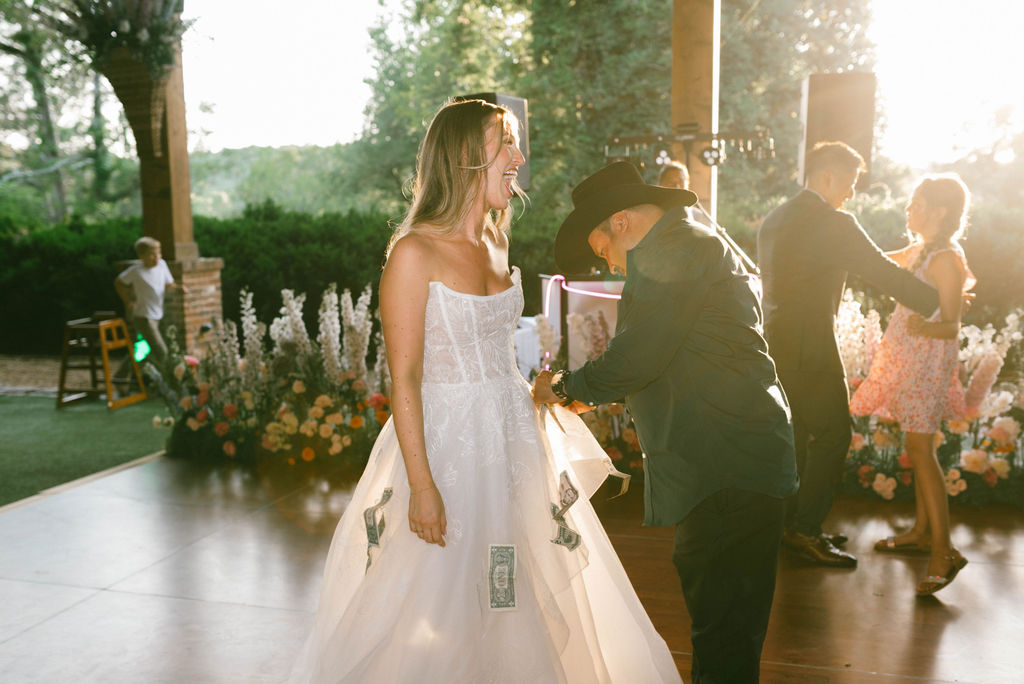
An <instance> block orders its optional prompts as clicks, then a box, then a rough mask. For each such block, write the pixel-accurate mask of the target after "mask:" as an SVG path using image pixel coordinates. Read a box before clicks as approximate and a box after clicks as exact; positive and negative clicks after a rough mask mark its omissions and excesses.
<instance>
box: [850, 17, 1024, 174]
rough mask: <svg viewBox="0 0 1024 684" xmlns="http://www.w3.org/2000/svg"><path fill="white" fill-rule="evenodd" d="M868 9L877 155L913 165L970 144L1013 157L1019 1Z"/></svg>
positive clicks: (1021, 119) (1022, 91)
mask: <svg viewBox="0 0 1024 684" xmlns="http://www.w3.org/2000/svg"><path fill="white" fill-rule="evenodd" d="M872 13H873V16H874V20H873V23H872V26H871V29H870V31H869V36H870V37H871V38H872V40H874V42H875V44H876V45H877V57H878V64H877V68H876V71H877V75H878V83H879V85H878V91H879V92H878V95H879V99H880V104H881V106H882V109H883V110H884V112H885V119H884V125H885V127H886V129H885V130H884V131H883V132H882V134H881V139H880V141H879V143H880V145H879V146H880V149H881V151H882V153H883V154H885V155H886V156H888V157H891V158H893V159H895V160H896V161H898V162H903V163H907V164H911V165H913V166H917V167H924V166H927V165H929V164H931V163H941V162H948V161H952V160H954V159H957V158H959V157H962V156H964V155H965V154H967V153H968V152H969V151H971V150H976V149H984V150H993V151H994V152H995V153H996V159H997V160H998V161H1001V162H1008V161H1012V160H1013V152H1012V150H1010V149H1009V147H1008V143H1009V136H1010V135H1012V133H1013V132H1020V131H1021V130H1022V129H1024V88H1021V87H1020V78H1019V75H1017V74H1016V73H1015V72H1016V70H1017V66H1016V65H1017V64H1018V63H1019V59H1020V47H1019V43H1020V40H1021V38H1020V27H1021V26H1024V3H1021V2H1019V1H1017V0H975V1H974V2H971V3H964V2H962V1H956V2H954V1H952V0H873V2H872ZM1001 138H1003V141H1002V142H1003V144H1002V146H1000V145H999V144H998V143H999V142H1000V140H1001Z"/></svg>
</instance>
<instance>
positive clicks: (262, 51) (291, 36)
mask: <svg viewBox="0 0 1024 684" xmlns="http://www.w3.org/2000/svg"><path fill="white" fill-rule="evenodd" d="M397 4H398V2H397V0H386V5H387V6H389V7H394V6H396V5H397ZM185 9H186V14H188V15H190V16H192V17H194V18H196V19H197V21H196V23H195V24H194V25H193V27H192V28H191V29H190V30H189V32H188V33H186V34H185V42H184V70H185V71H184V74H185V99H186V104H187V107H188V112H187V118H188V126H189V129H190V130H192V131H197V130H200V129H204V130H206V131H209V133H208V134H206V136H205V139H204V140H203V141H202V145H203V146H204V147H205V148H206V149H209V150H217V149H221V148H225V147H228V148H233V147H245V146H247V145H266V146H281V145H331V144H334V143H337V142H349V141H351V140H353V139H355V138H357V137H358V136H359V133H360V132H361V130H362V125H363V109H364V107H365V106H366V102H367V99H368V98H369V94H370V91H369V87H368V86H367V85H366V84H365V83H363V79H365V78H367V77H369V76H371V75H372V73H373V63H372V60H371V59H370V54H369V44H370V41H369V36H368V33H367V29H368V28H369V26H370V25H371V24H372V23H374V20H375V18H376V17H377V16H378V15H380V14H381V13H383V12H386V11H387V10H386V9H384V8H381V7H380V5H379V3H378V2H377V1H376V0H348V1H346V2H338V0H291V2H289V3H287V9H283V6H282V4H281V3H280V2H277V1H273V2H272V1H271V0H205V2H195V1H193V2H187V3H185ZM873 11H874V15H875V22H874V25H873V26H872V27H871V30H870V33H869V35H870V36H871V38H872V39H873V40H874V41H875V42H876V44H877V46H878V53H877V54H878V68H877V75H878V81H879V93H878V96H879V99H880V101H881V102H882V103H884V105H885V107H886V112H887V119H888V124H887V129H886V131H885V132H884V134H883V135H882V136H881V138H880V139H879V141H878V142H879V146H880V147H881V151H882V153H883V154H886V155H887V156H890V157H892V158H894V159H896V160H897V161H901V162H904V163H908V164H911V165H913V166H917V167H924V166H926V165H927V164H928V163H929V162H943V161H950V160H952V159H955V158H957V157H959V156H961V155H962V154H963V152H964V151H965V150H967V149H973V148H975V147H979V146H985V145H989V144H991V143H992V142H994V141H995V138H996V135H995V133H994V132H993V131H994V127H993V125H992V120H993V117H994V115H995V112H996V111H997V110H998V109H999V108H1000V106H1004V105H1009V106H1010V107H1012V110H1013V114H1012V117H1011V122H1012V123H1013V124H1014V128H1015V129H1017V130H1019V129H1021V128H1024V88H1022V87H1021V86H1020V82H1021V80H1020V77H1019V75H1017V74H1016V73H1015V72H1016V64H1017V63H1018V62H1019V58H1020V55H1019V47H1018V44H1019V42H1020V40H1021V36H1020V27H1021V26H1022V25H1024V3H1021V2H1019V0H973V1H972V2H970V3H964V2H963V0H955V1H954V0H873ZM204 103H206V104H209V105H212V112H202V111H201V110H200V107H201V105H203V104H204ZM199 142H200V141H199V140H198V139H197V138H195V137H194V138H193V140H192V143H191V144H192V145H193V146H195V145H196V144H197V143H199Z"/></svg>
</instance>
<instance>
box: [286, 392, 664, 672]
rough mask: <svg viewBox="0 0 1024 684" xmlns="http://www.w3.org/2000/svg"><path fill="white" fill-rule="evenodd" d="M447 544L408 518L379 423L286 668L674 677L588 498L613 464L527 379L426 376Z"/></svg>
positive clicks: (393, 455) (390, 437) (394, 449)
mask: <svg viewBox="0 0 1024 684" xmlns="http://www.w3.org/2000/svg"><path fill="white" fill-rule="evenodd" d="M423 404H424V423H425V425H426V428H425V432H426V439H427V453H428V458H429V461H430V467H431V471H432V473H433V477H434V480H435V482H436V483H437V486H438V489H439V491H440V492H441V496H442V498H443V500H444V504H445V510H446V516H447V521H448V525H447V538H446V542H447V546H445V547H444V548H442V547H440V546H437V545H433V544H426V543H425V542H423V541H422V540H421V539H420V538H419V537H417V536H416V535H415V534H413V533H412V532H410V530H409V523H408V502H409V486H408V481H407V479H406V473H405V464H404V462H403V460H402V456H401V452H400V450H399V446H398V440H397V438H396V435H395V430H394V426H393V424H392V423H391V422H390V421H389V422H388V424H387V425H385V426H384V428H383V430H382V431H381V434H380V436H379V438H378V440H377V442H376V444H375V445H374V448H373V451H372V454H371V456H370V460H369V463H368V464H367V467H366V470H365V472H364V473H363V476H362V478H361V479H360V481H359V483H358V485H357V486H356V488H355V491H354V493H353V496H352V501H351V503H350V504H349V505H348V507H347V509H346V511H345V513H344V515H343V516H342V518H341V521H340V522H339V524H338V528H337V530H336V532H335V535H334V540H333V542H332V544H331V548H330V552H329V554H328V557H327V563H326V567H325V569H324V582H323V588H322V591H321V597H320V603H319V607H318V609H317V613H316V618H315V624H314V627H313V632H312V634H311V636H310V637H309V639H308V641H307V642H306V644H305V646H304V647H303V649H302V651H301V653H300V656H299V659H298V661H297V662H296V665H295V668H294V670H293V673H292V677H291V679H290V681H291V682H294V683H299V682H318V683H328V682H330V683H332V684H337V683H341V682H350V683H352V684H356V683H358V684H372V683H377V682H380V683H388V684H392V683H400V682H410V683H411V682H417V683H424V682H426V683H433V682H437V683H442V682H443V683H445V684H453V683H461V682H466V683H473V684H481V683H485V682H493V683H499V682H508V683H509V684H513V683H514V684H523V683H526V682H531V683H532V682H550V683H556V682H557V683H563V682H565V683H573V684H576V683H580V684H583V683H590V682H616V683H618V682H644V683H648V682H651V683H653V682H679V681H681V679H680V677H679V674H678V672H677V670H676V668H675V664H674V662H673V660H672V656H671V654H670V653H669V651H668V648H667V646H666V645H665V642H664V640H663V639H662V638H661V637H660V636H659V635H658V634H657V632H656V631H655V630H654V627H653V625H652V624H651V621H650V619H649V618H648V616H647V614H646V613H645V612H644V609H643V607H642V606H641V604H640V601H639V599H638V598H637V596H636V593H635V592H634V590H633V587H632V585H631V584H630V582H629V579H628V578H627V576H626V573H625V572H624V570H623V568H622V565H621V564H620V562H619V559H618V557H617V556H616V554H615V551H614V549H613V548H612V546H611V543H610V542H609V540H608V536H607V535H606V534H605V531H604V529H603V527H602V526H601V523H600V521H599V520H598V518H597V516H596V514H595V513H594V509H593V508H592V507H591V505H590V501H589V496H590V495H592V494H593V492H594V491H595V490H596V488H597V487H598V486H599V485H600V484H601V482H602V481H603V480H604V479H605V478H606V477H607V476H608V474H609V472H610V471H613V470H614V469H613V468H612V467H611V462H610V460H609V459H608V457H607V456H606V454H605V453H604V451H603V450H602V449H601V447H600V445H598V444H597V442H596V441H595V440H594V439H593V437H592V436H591V434H590V432H589V430H588V429H587V427H586V426H585V425H584V424H583V422H582V421H581V420H580V419H579V418H578V417H577V416H575V415H573V414H572V413H570V412H568V411H566V410H564V409H561V408H557V409H555V413H554V414H552V413H551V412H550V411H548V410H547V409H542V410H541V411H540V412H538V411H537V409H535V407H534V405H533V402H532V400H531V398H530V395H529V388H528V386H527V385H526V383H525V382H524V381H523V380H522V378H518V377H517V378H504V379H500V380H495V381H489V382H483V383H473V384H468V383H467V384H457V385H441V384H430V385H424V388H423Z"/></svg>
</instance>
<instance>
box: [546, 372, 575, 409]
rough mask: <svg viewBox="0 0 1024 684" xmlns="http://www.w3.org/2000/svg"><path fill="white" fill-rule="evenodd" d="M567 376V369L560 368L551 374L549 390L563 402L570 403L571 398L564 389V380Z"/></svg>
mask: <svg viewBox="0 0 1024 684" xmlns="http://www.w3.org/2000/svg"><path fill="white" fill-rule="evenodd" d="M568 377H569V371H567V370H560V371H558V372H557V373H555V374H554V375H553V376H551V391H552V392H553V393H554V395H555V396H556V397H558V398H559V399H561V400H562V403H563V404H569V403H572V399H570V398H569V395H568V394H567V393H566V391H565V381H566V379H567V378H568Z"/></svg>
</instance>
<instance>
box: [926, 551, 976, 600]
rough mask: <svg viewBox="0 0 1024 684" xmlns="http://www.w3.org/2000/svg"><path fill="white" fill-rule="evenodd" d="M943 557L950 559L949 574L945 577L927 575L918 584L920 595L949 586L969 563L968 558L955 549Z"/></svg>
mask: <svg viewBox="0 0 1024 684" xmlns="http://www.w3.org/2000/svg"><path fill="white" fill-rule="evenodd" d="M943 558H945V559H946V560H948V561H949V563H950V565H949V572H948V574H947V575H946V576H945V577H941V576H939V575H928V576H927V577H925V578H924V579H923V580H921V583H920V584H918V585H917V590H916V591H917V595H918V596H931V595H932V594H934V593H935V592H937V591H938V590H939V589H942V588H944V587H946V586H948V585H949V583H950V582H952V581H953V580H954V579H956V576H957V574H959V572H960V571H961V570H963V569H964V566H965V565H967V559H966V558H964V557H963V556H962V555H960V552H959V551H957V550H955V549H954V550H953V553H950V554H947V555H945V556H943Z"/></svg>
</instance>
